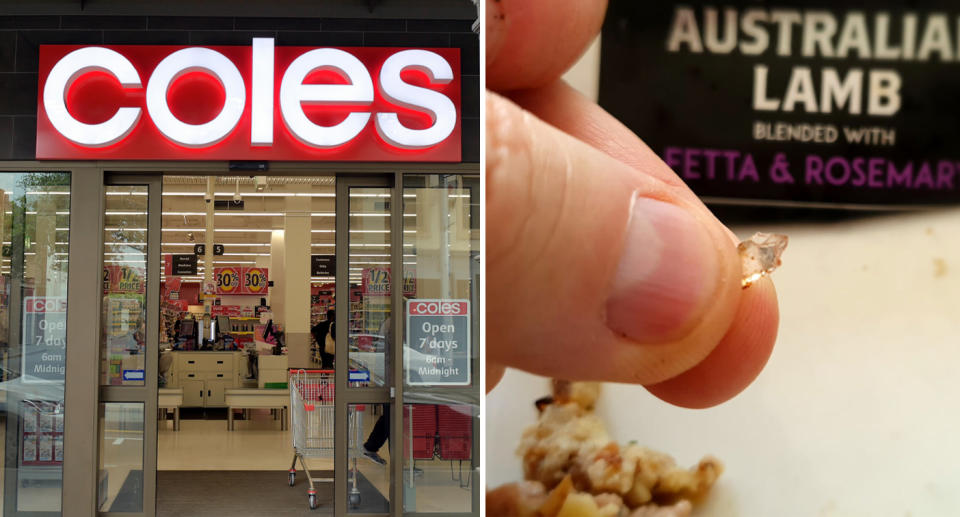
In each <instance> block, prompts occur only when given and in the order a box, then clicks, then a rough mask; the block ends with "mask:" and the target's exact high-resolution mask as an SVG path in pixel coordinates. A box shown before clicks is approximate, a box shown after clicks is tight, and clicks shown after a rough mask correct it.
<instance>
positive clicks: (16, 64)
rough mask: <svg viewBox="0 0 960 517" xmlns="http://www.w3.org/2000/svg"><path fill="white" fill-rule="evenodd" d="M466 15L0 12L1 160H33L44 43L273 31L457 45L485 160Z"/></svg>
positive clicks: (465, 132)
mask: <svg viewBox="0 0 960 517" xmlns="http://www.w3.org/2000/svg"><path fill="white" fill-rule="evenodd" d="M471 23H472V22H471V21H468V20H402V19H348V18H243V17H236V18H234V17H212V18H211V17H199V16H97V15H63V16H3V17H0V160H9V159H13V160H32V159H33V157H34V153H35V147H36V131H37V121H36V109H37V107H36V106H37V104H36V103H37V60H38V52H39V46H40V45H69V44H74V45H91V44H106V45H188V44H205V45H249V44H250V39H251V38H253V37H255V36H273V37H276V39H277V45H292V46H341V47H359V46H365V45H366V46H391V47H394V46H395V47H404V46H423V47H456V48H459V49H460V62H461V74H462V80H461V82H462V88H463V90H462V95H461V106H462V117H463V119H462V121H461V128H462V138H463V141H462V156H463V158H462V160H463V161H464V162H473V163H477V162H479V161H480V121H479V110H480V78H479V74H480V66H479V63H480V50H479V49H480V46H479V39H478V36H477V35H476V34H474V33H472V32H470V26H471Z"/></svg>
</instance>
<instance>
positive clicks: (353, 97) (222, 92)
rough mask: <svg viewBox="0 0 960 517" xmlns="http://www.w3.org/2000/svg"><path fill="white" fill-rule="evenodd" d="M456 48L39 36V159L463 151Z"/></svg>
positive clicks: (411, 155) (393, 156)
mask: <svg viewBox="0 0 960 517" xmlns="http://www.w3.org/2000/svg"><path fill="white" fill-rule="evenodd" d="M459 72H460V51H459V49H455V48H431V49H410V48H378V47H357V48H330V47H324V48H310V47H275V46H274V41H273V39H272V38H254V39H253V40H252V43H251V45H250V46H229V47H228V46H224V47H182V46H152V45H143V46H139V45H138V46H134V45H128V46H93V47H91V46H76V45H41V46H40V81H39V101H38V108H37V159H50V160H63V159H87V160H89V159H96V160H138V159H144V160H148V159H163V160H171V159H172V160H263V161H269V160H304V161H308V160H330V161H385V162H390V161H419V162H424V161H426V162H458V161H460V73H459Z"/></svg>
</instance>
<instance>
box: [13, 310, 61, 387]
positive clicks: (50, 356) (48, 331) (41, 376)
mask: <svg viewBox="0 0 960 517" xmlns="http://www.w3.org/2000/svg"><path fill="white" fill-rule="evenodd" d="M22 342H23V361H22V366H23V382H63V379H64V377H63V375H64V371H65V368H66V355H65V353H64V351H65V349H66V346H67V299H66V298H65V297H44V296H27V297H25V298H24V301H23V340H22Z"/></svg>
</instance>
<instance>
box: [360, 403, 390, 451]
mask: <svg viewBox="0 0 960 517" xmlns="http://www.w3.org/2000/svg"><path fill="white" fill-rule="evenodd" d="M389 439H390V407H389V406H388V405H386V404H384V405H383V414H382V415H380V418H378V419H377V422H376V423H375V424H373V430H372V431H370V435H369V436H367V441H366V442H365V443H364V444H363V455H364V456H366V457H367V458H370V460H371V461H373V462H375V463H378V464H380V465H386V464H387V460H385V459H383V458H382V457H381V456H380V455H379V454H378V453H377V452H378V451H379V450H380V448H381V447H383V444H384V443H386V442H387V441H388V440H389Z"/></svg>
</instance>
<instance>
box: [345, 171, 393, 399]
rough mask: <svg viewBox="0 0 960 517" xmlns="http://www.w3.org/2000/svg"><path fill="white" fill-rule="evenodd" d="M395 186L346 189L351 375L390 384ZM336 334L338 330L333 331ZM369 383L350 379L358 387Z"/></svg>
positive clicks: (353, 377)
mask: <svg viewBox="0 0 960 517" xmlns="http://www.w3.org/2000/svg"><path fill="white" fill-rule="evenodd" d="M392 190H393V189H390V188H372V187H362V188H360V187H353V188H351V189H350V218H349V230H350V236H349V242H350V247H349V249H350V251H349V257H348V263H349V279H350V281H349V284H350V305H349V307H350V313H349V328H348V329H347V330H348V332H347V346H348V348H349V352H348V354H349V358H350V370H351V371H352V372H353V373H351V380H355V379H356V380H359V379H364V378H367V377H369V379H368V383H369V385H372V386H384V385H385V384H389V379H390V368H389V361H388V359H387V358H388V357H389V354H390V352H389V350H390V345H391V342H392V341H391V340H392V334H391V330H390V329H391V325H392V318H391V306H390V250H391V247H390V196H391V192H392ZM336 335H337V336H340V335H341V334H340V332H339V330H338V331H337V333H336ZM365 385H367V384H364V383H360V382H357V383H351V386H355V387H361V386H365Z"/></svg>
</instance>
